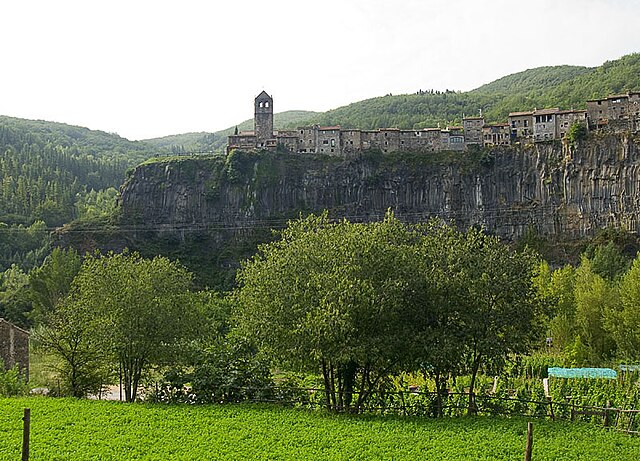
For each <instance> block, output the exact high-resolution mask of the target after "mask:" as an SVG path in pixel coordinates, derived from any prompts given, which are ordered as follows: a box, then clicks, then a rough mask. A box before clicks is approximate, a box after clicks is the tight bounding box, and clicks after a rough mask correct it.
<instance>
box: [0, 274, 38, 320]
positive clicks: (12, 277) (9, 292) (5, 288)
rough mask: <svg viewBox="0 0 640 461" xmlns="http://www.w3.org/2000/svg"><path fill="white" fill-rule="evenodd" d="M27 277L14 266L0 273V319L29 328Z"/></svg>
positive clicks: (29, 309) (29, 304)
mask: <svg viewBox="0 0 640 461" xmlns="http://www.w3.org/2000/svg"><path fill="white" fill-rule="evenodd" d="M29 311H31V300H30V299H29V277H28V276H27V274H25V273H24V272H23V271H22V269H20V268H19V267H18V266H16V265H15V264H14V265H12V266H11V267H10V268H9V269H7V270H6V271H4V272H2V273H0V317H3V318H5V319H7V320H9V321H11V322H13V323H15V324H16V325H18V326H20V327H22V328H29V327H30V326H31V322H30V321H29V318H28V316H29Z"/></svg>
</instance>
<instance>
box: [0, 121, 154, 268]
mask: <svg viewBox="0 0 640 461" xmlns="http://www.w3.org/2000/svg"><path fill="white" fill-rule="evenodd" d="M157 153H158V149H157V148H155V147H153V146H150V145H148V144H145V143H141V142H131V141H128V140H126V139H123V138H121V137H120V136H117V135H114V134H109V133H105V132H102V131H92V130H89V129H87V128H81V127H77V126H70V125H65V124H61V123H52V122H45V121H34V120H23V119H18V118H12V117H5V116H0V272H1V271H3V270H5V269H6V268H7V267H9V266H10V265H11V264H13V263H15V264H18V265H20V266H21V267H23V268H24V269H28V268H30V267H31V266H32V265H33V264H37V263H38V261H39V260H40V259H41V258H42V257H43V256H45V255H46V253H47V242H48V240H47V239H48V232H47V229H48V228H51V227H54V226H60V225H62V224H64V223H67V222H70V221H72V220H74V219H77V218H83V217H86V216H88V215H92V216H96V215H100V214H104V215H106V214H108V213H109V212H110V211H112V210H113V207H114V206H115V196H116V193H117V188H118V187H119V186H120V184H122V182H123V181H124V177H125V172H126V170H127V168H129V167H131V166H133V165H136V164H138V163H140V162H141V161H142V160H144V159H146V158H149V157H151V156H153V155H156V154H157Z"/></svg>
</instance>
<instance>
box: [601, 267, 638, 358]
mask: <svg viewBox="0 0 640 461" xmlns="http://www.w3.org/2000/svg"><path fill="white" fill-rule="evenodd" d="M619 293H620V304H619V306H613V307H610V308H609V309H608V310H607V312H606V314H605V318H606V328H607V330H608V331H609V332H610V333H611V335H612V337H613V339H614V340H615V342H616V345H617V348H618V354H619V355H620V357H623V358H625V359H627V360H631V361H635V362H637V361H640V256H639V257H636V259H635V260H634V261H633V265H632V266H631V269H630V270H629V271H628V272H627V273H626V274H625V275H624V276H623V277H622V279H621V280H620V285H619Z"/></svg>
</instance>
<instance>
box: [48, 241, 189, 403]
mask: <svg viewBox="0 0 640 461" xmlns="http://www.w3.org/2000/svg"><path fill="white" fill-rule="evenodd" d="M191 278H192V276H191V273H189V272H187V271H186V269H185V268H184V267H182V266H181V265H179V264H178V263H175V262H171V261H169V260H168V259H166V258H163V257H156V258H154V259H144V258H142V257H141V256H140V255H139V254H137V253H132V254H128V253H124V254H109V255H108V256H102V255H99V254H97V255H93V256H89V257H86V258H85V260H84V262H83V264H82V267H81V269H80V271H79V272H78V274H77V275H76V277H75V278H74V280H73V284H72V290H71V293H70V295H69V297H68V298H67V299H66V300H65V301H64V303H63V305H62V306H63V308H61V309H57V308H56V309H54V311H53V315H52V316H51V317H50V319H51V320H49V321H47V322H46V325H45V328H46V330H47V331H49V332H50V335H51V336H52V337H53V338H54V339H55V340H56V341H57V342H60V341H63V342H67V343H73V344H77V348H78V349H79V350H81V351H86V352H87V355H90V354H91V353H93V352H95V350H96V348H98V349H99V350H100V351H101V355H100V354H99V356H100V357H102V356H107V357H108V358H109V359H110V361H111V363H112V364H113V365H114V367H113V368H117V369H118V370H119V372H120V373H121V376H122V380H123V384H124V390H125V399H126V401H128V402H132V401H135V400H136V397H137V391H138V388H139V385H140V380H141V378H142V376H143V373H145V372H146V371H148V370H150V369H151V368H152V367H154V366H163V365H168V364H171V363H174V362H175V361H176V360H178V358H179V357H180V349H181V346H182V345H183V343H185V342H188V341H190V340H192V339H193V338H194V337H195V335H196V332H197V323H198V320H199V315H198V314H199V313H198V312H197V311H196V310H193V309H191V301H192V295H191V292H190V291H189V290H190V286H191ZM67 324H68V325H69V326H68V327H65V325H67ZM51 344H52V345H51V346H49V347H48V350H50V351H52V352H53V353H57V355H58V356H59V357H60V358H61V359H63V361H65V362H66V364H67V366H68V370H69V371H72V370H73V367H72V366H71V363H70V359H69V357H68V356H67V355H65V354H64V353H62V352H61V351H60V348H59V347H57V346H56V345H55V342H54V341H51ZM94 345H95V347H94ZM92 359H93V357H91V360H92ZM91 360H86V361H85V363H87V367H88V368H89V369H90V368H91Z"/></svg>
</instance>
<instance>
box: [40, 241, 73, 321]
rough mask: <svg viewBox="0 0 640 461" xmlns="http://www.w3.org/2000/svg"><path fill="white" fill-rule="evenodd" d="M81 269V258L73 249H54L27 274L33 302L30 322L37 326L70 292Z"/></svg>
mask: <svg viewBox="0 0 640 461" xmlns="http://www.w3.org/2000/svg"><path fill="white" fill-rule="evenodd" d="M80 267H82V258H81V256H80V255H79V254H78V252H77V251H76V250H74V249H61V248H59V247H56V248H54V249H53V251H52V252H51V254H50V255H49V256H47V258H46V259H45V260H44V262H43V263H42V265H41V266H40V267H37V268H35V269H33V270H32V271H31V272H30V273H29V286H30V289H31V299H32V301H33V310H32V314H31V318H32V320H33V321H34V322H35V323H36V324H38V323H40V321H42V319H43V318H44V317H45V316H46V315H47V314H48V313H50V312H53V310H54V309H55V307H56V305H57V304H58V303H59V302H60V301H61V300H62V299H64V298H65V297H66V296H67V295H68V294H69V291H70V290H71V283H72V282H73V279H74V278H75V276H76V275H77V274H78V272H79V271H80Z"/></svg>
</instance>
